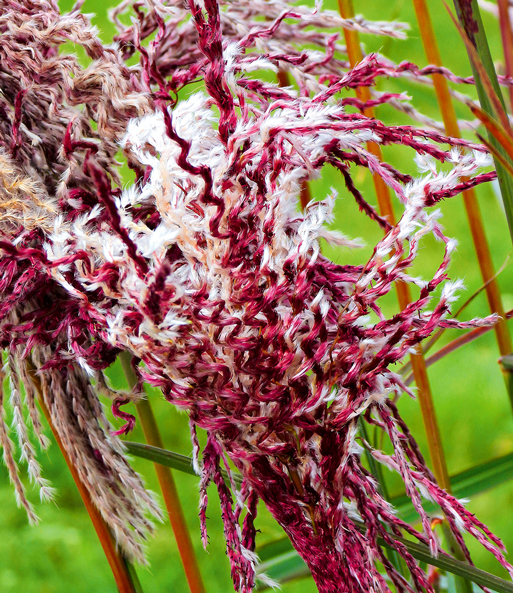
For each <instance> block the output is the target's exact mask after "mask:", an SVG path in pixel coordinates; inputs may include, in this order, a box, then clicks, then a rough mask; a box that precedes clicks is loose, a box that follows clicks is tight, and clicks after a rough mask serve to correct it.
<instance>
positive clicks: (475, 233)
mask: <svg viewBox="0 0 513 593" xmlns="http://www.w3.org/2000/svg"><path fill="white" fill-rule="evenodd" d="M413 5H414V7H415V13H416V15H417V21H418V23H419V31H420V35H421V38H422V44H423V46H424V51H425V53H426V56H427V59H428V61H429V63H430V64H433V65H435V66H443V64H442V58H441V56H440V51H439V49H438V44H437V41H436V36H435V32H434V29H433V25H432V22H431V16H430V14H429V10H428V6H427V2H426V0H413ZM433 84H434V87H435V93H436V98H437V101H438V105H439V107H440V113H441V114H442V118H443V121H444V125H445V131H446V133H447V135H448V136H452V137H454V138H461V132H460V128H459V126H458V119H457V117H456V111H455V110H454V105H453V102H452V98H451V94H450V92H449V85H448V83H447V79H446V78H445V76H442V75H441V74H434V75H433ZM463 202H464V205H465V211H466V213H467V218H468V222H469V226H470V231H471V233H472V240H473V242H474V248H475V250H476V255H477V260H478V262H479V268H480V270H481V276H482V278H483V282H484V283H485V286H486V296H487V298H488V304H489V307H490V310H491V311H492V312H495V313H498V314H499V315H500V316H501V318H502V320H501V321H500V322H499V323H498V324H497V325H496V326H495V333H496V336H497V342H498V345H499V351H500V353H501V356H505V355H506V354H509V353H510V352H511V349H512V345H511V336H510V333H509V329H508V324H507V322H506V320H505V319H504V308H503V306H502V299H501V294H500V290H499V284H498V282H497V281H496V280H495V278H494V277H495V272H494V268H493V261H492V256H491V253H490V248H489V246H488V241H487V240H486V234H485V229H484V224H483V219H482V216H481V212H480V209H479V203H478V201H477V197H476V193H475V191H474V190H473V189H471V190H468V191H465V192H463Z"/></svg>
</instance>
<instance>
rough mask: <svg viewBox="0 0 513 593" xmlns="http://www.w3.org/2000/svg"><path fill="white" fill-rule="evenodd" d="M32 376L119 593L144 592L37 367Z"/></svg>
mask: <svg viewBox="0 0 513 593" xmlns="http://www.w3.org/2000/svg"><path fill="white" fill-rule="evenodd" d="M29 372H30V376H31V379H32V383H33V385H34V387H35V389H36V391H37V393H38V402H39V406H40V408H41V410H42V412H43V415H44V416H45V418H46V421H47V422H48V425H49V427H50V430H51V431H52V433H53V436H54V438H55V441H56V442H57V445H58V446H59V449H60V451H61V453H62V456H63V457H64V461H65V462H66V465H67V466H68V469H69V471H70V473H71V476H72V477H73V480H74V482H75V484H76V485H77V489H78V492H79V494H80V497H81V498H82V501H83V503H84V506H85V508H86V510H87V513H88V514H89V517H90V519H91V522H92V524H93V527H94V529H95V531H96V534H97V535H98V539H99V540H100V543H101V545H102V548H103V551H104V553H105V556H106V558H107V562H108V563H109V566H110V569H111V571H112V575H113V576H114V580H115V581H116V585H117V588H118V591H119V593H142V588H141V584H140V583H139V579H138V578H137V573H136V572H135V568H134V567H133V566H132V565H131V564H130V563H129V562H128V561H127V560H126V559H125V558H124V557H123V555H122V554H121V552H120V551H119V549H118V548H117V546H116V543H115V541H114V538H113V536H112V533H111V531H110V529H109V527H108V526H107V524H106V523H105V521H104V520H103V518H102V516H101V514H100V511H99V510H98V509H97V508H96V507H95V505H94V504H93V501H92V500H91V497H90V495H89V492H88V490H87V488H86V487H85V486H84V484H83V483H82V481H81V480H80V477H79V475H78V472H77V470H76V468H75V466H74V465H73V463H72V461H71V459H70V458H69V456H68V454H67V452H66V449H65V448H64V445H63V444H62V441H61V439H60V437H59V434H58V432H57V430H56V429H55V426H54V424H53V422H52V418H51V416H50V412H49V411H48V408H47V407H46V405H45V403H44V400H43V397H42V394H41V384H40V382H39V377H38V376H37V375H36V373H35V368H32V369H31V370H30V371H29Z"/></svg>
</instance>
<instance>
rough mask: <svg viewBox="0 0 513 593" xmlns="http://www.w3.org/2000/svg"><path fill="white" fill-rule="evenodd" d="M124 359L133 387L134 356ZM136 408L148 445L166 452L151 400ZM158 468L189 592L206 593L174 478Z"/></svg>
mask: <svg viewBox="0 0 513 593" xmlns="http://www.w3.org/2000/svg"><path fill="white" fill-rule="evenodd" d="M120 359H121V364H122V366H123V371H124V373H125V376H126V379H127V381H128V384H129V386H130V387H133V386H134V385H135V384H136V383H137V377H136V376H135V373H134V371H133V369H132V364H131V356H130V355H129V354H128V353H122V354H121V355H120ZM136 408H137V413H138V415H139V419H140V421H141V426H142V429H143V432H144V436H145V438H146V442H147V443H148V445H152V446H153V447H159V448H160V449H164V444H163V442H162V437H161V435H160V431H159V428H158V426H157V422H156V420H155V415H154V414H153V410H152V408H151V405H150V402H149V401H148V400H147V399H143V400H141V401H140V402H139V403H138V404H137V406H136ZM154 465H155V471H156V473H157V478H158V481H159V484H160V489H161V490H162V496H163V497H164V503H165V505H166V509H167V512H168V514H169V521H170V522H171V528H172V529H173V533H174V534H175V538H176V544H177V546H178V552H179V554H180V558H181V559H182V564H183V568H184V571H185V576H186V578H187V582H188V583H189V589H190V591H191V593H205V586H204V585H203V580H202V578H201V573H200V569H199V565H198V561H197V559H196V555H195V553H194V547H193V545H192V541H191V536H190V534H189V530H188V529H187V523H186V521H185V517H184V514H183V510H182V506H181V504H180V499H179V498H178V492H177V490H176V484H175V481H174V478H173V474H172V473H171V470H170V469H169V468H168V467H165V466H163V465H159V464H158V463H155V464H154Z"/></svg>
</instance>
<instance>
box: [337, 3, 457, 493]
mask: <svg viewBox="0 0 513 593" xmlns="http://www.w3.org/2000/svg"><path fill="white" fill-rule="evenodd" d="M338 5H339V9H340V14H341V15H342V17H343V18H346V19H349V18H353V17H354V8H353V2H352V0H338ZM344 37H345V41H346V47H347V54H348V57H349V62H350V64H351V66H352V67H354V66H355V65H356V64H358V63H359V62H361V61H362V59H363V54H362V50H361V46H360V39H359V35H358V32H357V31H352V30H349V29H344ZM356 93H357V96H358V98H359V99H360V100H361V101H363V102H367V101H369V100H370V98H371V94H370V91H369V89H368V87H360V88H358V89H356ZM364 114H365V115H366V116H367V117H374V113H373V110H372V109H366V110H365V111H364ZM367 148H368V150H369V152H371V153H372V154H373V155H374V156H376V157H377V158H379V159H380V160H382V154H381V148H380V147H379V146H378V145H377V144H375V143H369V144H368V145H367ZM373 180H374V187H375V189H376V195H377V199H378V206H379V209H380V212H381V215H382V216H386V217H387V218H388V220H389V222H390V223H392V224H394V223H395V215H394V211H393V208H392V200H391V199H390V192H389V189H388V186H387V185H386V184H385V182H384V181H383V179H382V178H381V177H380V176H379V175H376V174H375V175H373ZM396 289H397V296H398V300H399V306H400V307H401V308H402V309H404V308H405V307H406V306H407V305H408V304H409V303H410V302H411V297H410V293H409V289H408V286H407V285H406V284H404V283H401V282H399V283H397V285H396ZM411 361H412V368H413V372H414V376H415V382H416V384H417V387H418V397H419V402H420V408H421V412H422V418H423V420H424V426H425V429H426V435H427V440H428V447H429V453H430V455H431V462H432V465H433V472H434V474H435V477H436V479H437V480H438V482H439V484H440V485H441V486H442V487H443V488H446V489H450V481H449V474H448V472H447V463H446V461H445V456H444V452H443V448H442V438H441V435H440V429H439V427H438V422H437V419H436V414H435V409H434V403H433V396H432V394H431V389H430V386H429V378H428V374H427V369H426V363H425V361H424V357H423V356H422V355H421V354H415V355H413V356H412V357H411Z"/></svg>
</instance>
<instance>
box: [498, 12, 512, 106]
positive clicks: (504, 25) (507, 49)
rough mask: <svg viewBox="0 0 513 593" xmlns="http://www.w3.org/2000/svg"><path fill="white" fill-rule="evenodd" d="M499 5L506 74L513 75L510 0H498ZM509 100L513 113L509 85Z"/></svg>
mask: <svg viewBox="0 0 513 593" xmlns="http://www.w3.org/2000/svg"><path fill="white" fill-rule="evenodd" d="M497 4H498V6H499V22H500V27H501V37H502V46H503V48H504V61H505V63H506V74H507V75H508V76H513V29H512V28H511V19H510V17H509V2H508V0H497ZM509 102H510V108H511V112H512V113H513V87H511V86H510V87H509Z"/></svg>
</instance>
